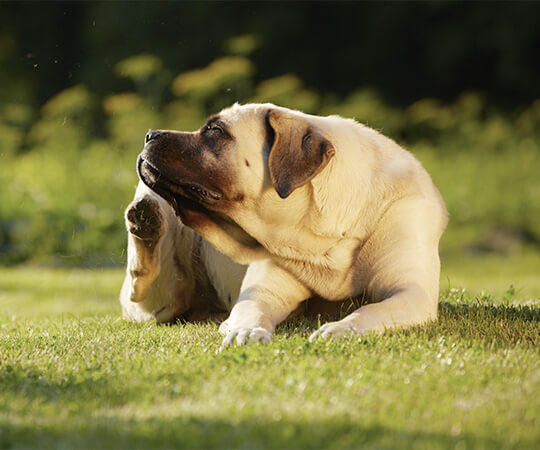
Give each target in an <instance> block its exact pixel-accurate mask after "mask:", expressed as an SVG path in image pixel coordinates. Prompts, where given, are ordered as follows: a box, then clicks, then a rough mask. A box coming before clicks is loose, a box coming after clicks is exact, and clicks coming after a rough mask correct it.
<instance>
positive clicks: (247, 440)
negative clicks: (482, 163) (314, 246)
mask: <svg viewBox="0 0 540 450" xmlns="http://www.w3.org/2000/svg"><path fill="white" fill-rule="evenodd" d="M535 258H536V259H535ZM539 258H540V257H538V255H536V256H535V255H532V254H531V255H528V256H526V257H524V259H523V260H519V258H517V257H516V258H515V261H510V263H509V264H508V266H509V268H510V273H509V275H507V276H506V277H505V276H504V275H499V276H498V277H497V280H496V281H497V283H496V285H497V286H499V284H500V286H501V288H500V289H499V287H497V286H496V288H495V290H493V291H490V290H489V289H487V288H488V287H489V286H490V285H491V283H490V282H489V281H486V284H485V285H483V283H484V281H483V278H481V277H480V278H478V273H480V274H481V273H485V277H486V278H485V279H486V280H489V277H491V278H493V277H494V276H496V274H497V273H503V274H504V269H505V266H506V265H507V263H506V261H505V260H503V259H502V258H500V259H499V260H498V259H497V258H493V257H490V258H476V259H475V260H471V261H467V262H465V263H463V265H462V266H461V268H460V265H459V263H458V262H457V261H456V262H449V264H448V266H449V267H448V268H445V269H444V270H443V279H444V278H445V277H446V278H447V279H448V280H449V281H448V285H447V286H445V285H444V282H443V287H442V295H441V304H440V308H439V312H440V319H439V321H438V322H437V323H434V324H431V325H427V326H424V327H417V328H415V329H412V330H406V331H400V332H388V333H386V334H384V335H382V336H375V335H370V336H367V337H365V338H363V339H361V340H359V339H357V338H347V339H342V340H335V341H322V342H315V343H313V344H310V343H308V341H307V336H308V335H309V331H310V330H311V329H312V328H313V327H315V326H316V322H317V321H316V320H314V321H311V322H308V321H299V322H292V323H288V324H286V325H283V326H281V327H280V328H278V330H277V333H276V336H275V338H274V340H273V341H272V342H271V343H270V344H269V345H267V346H264V347H263V346H260V345H254V346H250V347H241V348H237V347H233V348H229V349H226V350H225V351H223V352H219V351H218V350H219V346H220V341H221V336H219V335H218V333H217V327H216V326H215V325H186V326H181V325H178V326H156V325H152V324H143V325H141V324H134V323H129V322H125V321H123V320H121V319H120V314H119V306H118V304H117V299H116V297H117V293H118V292H117V291H118V290H119V286H120V282H121V279H122V272H121V270H118V269H110V270H100V271H91V270H59V269H56V270H50V269H49V270H46V269H41V268H20V269H9V270H8V269H5V270H4V269H2V270H0V311H1V312H0V448H28V447H44V448H49V447H55V448H58V447H63V448H102V447H103V448H155V447H159V448H177V447H180V448H201V447H202V448H208V447H210V448H238V447H241V448H299V447H302V448H351V447H355V448H358V447H377V448H417V447H422V448H538V445H539V443H540V423H539V417H540V400H539V396H538V392H540V368H539V363H538V361H539V350H538V346H539V344H540V342H539V319H540V309H539V305H540V302H539V301H538V299H539V297H538V294H539V286H538V280H537V279H534V276H533V274H534V272H533V268H534V267H538V264H537V265H536V266H534V265H533V266H531V265H530V264H532V263H535V262H536V263H537V262H538V259H539ZM516 266H517V267H516ZM443 267H444V266H443ZM474 268H477V269H476V271H475V270H473V269H474ZM482 268H484V269H482ZM520 268H521V270H520ZM527 268H528V269H527ZM516 274H517V275H516ZM520 274H521V275H520ZM455 280H456V281H455ZM471 280H472V281H471ZM530 280H532V283H529V281H530ZM461 281H463V284H461ZM505 283H506V284H505ZM510 284H514V286H515V287H518V289H517V290H516V292H512V289H509V286H510ZM462 286H465V287H467V290H465V291H463V289H462V288H461V287H462ZM519 286H524V289H525V286H530V287H528V288H527V289H530V290H529V291H527V292H528V293H527V294H526V295H525V296H523V292H525V291H523V290H521V291H520V290H519ZM482 290H484V291H485V292H484V293H483V294H479V295H473V292H482ZM488 292H491V293H488ZM529 292H530V294H529Z"/></svg>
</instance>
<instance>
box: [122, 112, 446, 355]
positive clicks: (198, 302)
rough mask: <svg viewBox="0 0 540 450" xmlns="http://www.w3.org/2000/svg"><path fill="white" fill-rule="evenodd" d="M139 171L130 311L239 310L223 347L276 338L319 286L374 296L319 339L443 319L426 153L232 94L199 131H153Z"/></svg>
mask: <svg viewBox="0 0 540 450" xmlns="http://www.w3.org/2000/svg"><path fill="white" fill-rule="evenodd" d="M138 173H139V177H140V179H141V180H142V182H143V183H144V184H140V185H139V188H138V189H137V193H136V196H135V200H134V202H133V203H132V204H131V205H130V207H129V208H128V211H127V225H128V229H129V231H130V233H129V245H128V270H127V275H126V279H125V282H124V286H123V289H122V294H121V302H122V305H123V309H124V314H125V315H126V316H128V317H132V318H135V319H137V320H146V319H150V318H156V319H157V320H158V321H166V320H171V319H173V318H175V317H178V316H179V315H182V314H186V312H187V316H188V317H187V318H188V319H189V318H192V317H195V318H196V317H197V316H199V315H204V314H203V313H207V312H211V311H216V310H220V309H221V310H223V311H229V310H230V316H229V318H228V319H227V321H226V322H224V323H223V324H222V326H221V327H220V331H222V332H223V333H224V334H225V339H224V341H223V344H224V345H227V344H230V343H231V342H233V341H234V340H236V342H237V343H238V344H243V343H245V342H246V341H247V340H248V339H251V340H254V341H263V342H267V341H269V340H270V338H271V335H272V333H273V331H274V329H275V327H276V325H277V324H279V323H280V322H281V321H283V320H284V319H285V318H286V317H287V316H289V314H291V312H292V311H294V310H295V309H297V307H298V306H299V305H300V304H301V303H302V302H304V300H306V299H308V298H309V297H312V296H318V297H322V298H324V299H326V300H328V301H339V300H343V299H347V298H363V299H367V300H369V304H365V305H363V306H361V307H360V308H359V309H357V310H355V311H354V312H352V313H351V314H350V315H348V316H347V317H345V318H344V319H342V320H340V321H337V322H330V323H327V324H325V325H323V326H322V327H321V329H320V330H316V331H315V332H314V333H313V334H312V336H311V338H310V339H311V340H312V339H314V338H316V337H317V336H321V337H331V336H339V335H343V334H348V333H354V334H359V335H362V334H364V333H366V332H368V331H372V330H373V331H382V330H385V329H390V328H396V327H405V326H410V325H415V324H421V323H425V322H427V321H430V320H434V319H436V317H437V303H438V294H439V272H440V263H439V255H438V244H439V239H440V237H441V234H442V232H443V231H444V229H445V227H446V224H447V220H448V219H447V212H446V208H445V206H444V202H443V200H442V198H441V196H440V194H439V192H438V190H437V189H436V187H435V186H434V185H433V183H432V181H431V179H430V177H429V175H428V174H427V173H426V171H425V170H424V169H423V167H422V166H421V165H420V163H419V162H418V161H417V160H416V159H415V158H414V157H413V156H412V155H411V154H410V153H409V152H407V151H405V150H404V149H402V148H401V147H399V146H398V145H397V144H396V143H395V142H393V141H392V140H390V139H388V138H386V137H384V136H382V135H380V134H379V133H377V132H376V131H374V130H372V129H369V128H367V127H365V126H362V125H360V124H358V123H356V122H355V121H353V120H350V119H343V118H341V117H337V116H330V117H317V116H311V115H307V114H303V113H301V112H298V111H291V110H288V109H285V108H280V107H277V106H274V105H271V104H263V105H260V104H252V105H243V106H240V105H234V106H232V107H230V108H228V109H225V110H224V111H222V112H221V113H219V114H218V115H216V116H213V117H211V118H210V119H208V121H207V123H206V124H205V125H204V126H203V127H202V128H201V129H200V130H199V131H197V132H194V133H181V132H176V131H152V132H150V133H148V134H147V136H146V145H145V147H144V150H143V152H142V153H141V155H140V156H139V160H138ZM156 194H159V195H156ZM176 216H178V217H179V218H180V220H181V221H180V220H178V218H177V217H176ZM186 226H187V227H189V228H186ZM192 230H195V232H196V233H194V232H193V231H192ZM199 235H200V236H202V237H203V238H204V240H203V239H200V238H199ZM208 242H210V243H211V244H212V246H213V247H212V246H210V245H209V244H208ZM215 249H217V250H218V251H216V250H215ZM221 253H222V254H225V255H228V256H230V258H232V259H233V260H234V261H236V263H234V262H232V261H231V260H230V259H228V258H226V257H225V256H224V255H222V254H221ZM246 265H247V270H246V267H245V266H246Z"/></svg>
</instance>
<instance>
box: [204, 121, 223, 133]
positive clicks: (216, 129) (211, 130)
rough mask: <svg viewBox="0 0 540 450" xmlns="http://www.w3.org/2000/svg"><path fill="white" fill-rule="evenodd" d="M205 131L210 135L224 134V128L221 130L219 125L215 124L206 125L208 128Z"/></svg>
mask: <svg viewBox="0 0 540 450" xmlns="http://www.w3.org/2000/svg"><path fill="white" fill-rule="evenodd" d="M204 131H206V132H208V133H216V134H223V128H221V127H220V126H219V125H216V124H215V123H212V124H210V125H206V127H205V128H204Z"/></svg>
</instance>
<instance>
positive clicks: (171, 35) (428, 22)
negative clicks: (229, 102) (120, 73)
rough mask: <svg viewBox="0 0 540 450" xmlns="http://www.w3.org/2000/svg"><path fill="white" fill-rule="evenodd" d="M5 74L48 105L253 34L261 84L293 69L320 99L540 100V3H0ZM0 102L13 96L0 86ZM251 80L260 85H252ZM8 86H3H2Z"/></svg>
mask: <svg viewBox="0 0 540 450" xmlns="http://www.w3.org/2000/svg"><path fill="white" fill-rule="evenodd" d="M0 10H1V15H0V17H1V18H0V20H1V30H2V31H1V33H0V39H1V40H0V48H1V53H2V54H3V58H1V59H2V60H1V61H0V62H1V63H2V71H3V72H4V74H3V75H1V77H2V78H6V79H7V81H10V82H11V83H12V84H13V85H15V84H16V85H18V86H20V85H21V84H22V85H24V90H25V91H26V93H25V95H26V96H28V99H29V100H31V101H32V102H35V103H43V102H44V101H45V100H47V99H48V98H49V97H51V95H53V94H55V93H56V92H58V91H60V90H62V89H63V88H65V87H68V86H71V85H74V84H77V83H83V84H85V85H87V86H89V87H90V89H91V91H92V92H96V93H98V94H99V93H105V92H111V91H116V90H121V89H122V86H121V85H120V83H121V80H120V81H119V80H118V79H117V78H114V76H113V75H112V73H113V71H112V70H111V69H112V67H113V65H114V64H115V63H116V62H117V61H119V60H121V59H123V58H125V57H128V56H131V55H133V54H137V53H143V52H149V53H152V54H156V55H158V56H161V57H162V58H163V60H164V61H165V63H166V66H167V67H168V69H170V70H171V71H172V72H173V73H180V72H182V71H184V70H186V69H189V68H193V67H199V66H204V65H206V64H208V62H210V61H212V60H213V59H214V58H215V57H216V56H217V55H219V54H220V53H222V47H221V44H222V42H224V41H225V40H226V38H228V37H231V36H235V35H238V34H242V33H254V34H256V35H257V36H258V38H259V42H260V45H259V47H258V48H257V49H256V50H255V51H254V53H253V54H252V55H251V59H252V60H253V61H254V62H255V63H256V66H257V69H258V70H257V75H256V77H257V79H258V80H261V79H265V78H269V77H272V76H275V75H278V74H281V73H286V72H292V73H296V74H298V75H299V76H300V78H302V79H303V80H304V81H305V83H306V84H307V85H308V86H310V87H313V88H315V89H316V90H318V91H319V92H321V93H322V94H326V93H336V94H338V95H343V94H345V93H347V92H349V91H351V90H352V89H354V88H357V87H359V86H363V85H372V86H375V87H376V88H377V89H378V90H379V92H381V93H382V95H383V97H384V99H385V100H386V101H387V102H389V103H391V104H395V105H406V104H410V103H411V102H413V101H415V100H416V99H419V98H424V97H436V98H441V99H446V100H451V99H452V98H454V97H455V96H456V95H458V94H459V93H461V92H463V91H465V90H477V91H481V92H483V93H485V94H486V95H487V98H488V99H489V100H490V101H492V102H494V103H496V104H497V105H498V106H502V107H514V106H517V105H521V104H525V103H527V102H529V101H530V100H531V99H534V98H538V97H540V82H539V81H540V32H539V24H540V4H539V3H522V2H507V3H484V2H479V3H468V2H467V3H465V2H429V3H409V2H403V3H338V2H334V3H308V2H305V3H275V2H264V3H243V2H238V3H236V2H234V3H213V2H211V3H208V2H197V3H195V2H193V3H191V2H188V3H176V2H151V3H148V2H137V3H125V2H117V3H109V2H99V3H97V2H92V3H88V2H81V3H64V2H61V3H60V2H59V3H41V2H39V3H2V5H0ZM3 81H4V83H3V89H2V90H1V91H0V101H5V100H10V99H11V98H10V97H11V96H13V95H20V90H21V89H9V88H8V89H6V80H3ZM256 81H257V80H256ZM7 84H8V86H9V83H7Z"/></svg>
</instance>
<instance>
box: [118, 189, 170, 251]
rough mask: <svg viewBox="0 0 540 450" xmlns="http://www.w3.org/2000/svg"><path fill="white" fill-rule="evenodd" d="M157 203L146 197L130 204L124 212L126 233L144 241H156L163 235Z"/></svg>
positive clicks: (163, 224) (162, 221)
mask: <svg viewBox="0 0 540 450" xmlns="http://www.w3.org/2000/svg"><path fill="white" fill-rule="evenodd" d="M165 226H166V223H165V220H164V219H163V216H162V214H161V212H160V209H159V203H158V202H157V200H154V199H152V198H150V197H148V196H146V197H143V198H141V199H139V200H135V201H134V202H132V203H131V204H130V205H129V206H128V208H127V210H126V227H127V229H128V231H129V232H130V233H131V234H133V235H135V236H137V237H138V238H139V239H142V240H144V241H157V240H159V238H160V237H161V236H163V234H164V233H165Z"/></svg>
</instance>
